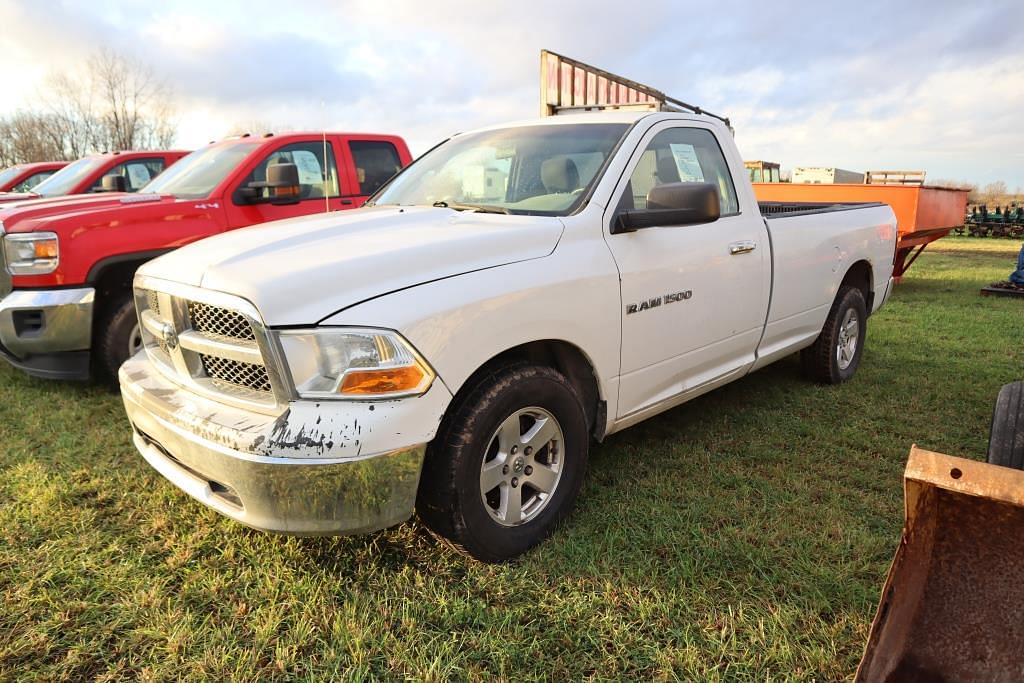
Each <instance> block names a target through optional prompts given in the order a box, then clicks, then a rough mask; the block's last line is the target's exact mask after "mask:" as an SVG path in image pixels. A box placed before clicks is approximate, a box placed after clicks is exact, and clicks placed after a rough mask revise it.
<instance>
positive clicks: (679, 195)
mask: <svg viewBox="0 0 1024 683" xmlns="http://www.w3.org/2000/svg"><path fill="white" fill-rule="evenodd" d="M721 213H722V208H721V203H720V200H719V197H718V188H717V187H716V186H715V185H714V184H713V183H665V184H663V185H657V186H655V187H653V188H651V191H650V192H648V193H647V208H645V209H631V210H628V211H622V212H620V213H619V214H618V215H617V216H616V217H615V220H614V221H613V222H612V234H617V233H622V232H633V231H634V230H640V229H642V228H654V227H659V226H663V227H668V226H676V225H696V224H698V223H712V222H714V221H717V220H718V217H719V216H720V215H721Z"/></svg>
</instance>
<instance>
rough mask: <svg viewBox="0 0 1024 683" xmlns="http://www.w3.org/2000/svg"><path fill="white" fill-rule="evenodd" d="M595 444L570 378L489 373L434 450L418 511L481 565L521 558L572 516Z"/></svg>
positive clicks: (453, 413)
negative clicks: (565, 519) (592, 441)
mask: <svg viewBox="0 0 1024 683" xmlns="http://www.w3.org/2000/svg"><path fill="white" fill-rule="evenodd" d="M589 445H590V444H589V434H588V432H587V427H586V418H585V416H584V412H583V407H582V405H581V404H580V399H579V397H578V396H577V394H576V391H575V390H574V388H573V386H572V384H570V382H569V381H568V380H567V379H566V378H565V377H564V376H563V375H562V374H560V373H559V372H557V371H555V370H553V369H551V368H548V367H540V366H534V365H527V364H515V365H511V366H507V367H505V368H501V369H499V370H497V371H495V372H493V373H488V374H487V375H485V376H483V377H482V378H480V379H479V380H478V381H477V382H476V383H475V385H474V387H473V388H472V389H471V390H470V391H468V392H467V393H466V394H465V395H464V396H463V397H462V398H461V399H459V400H458V402H457V404H455V405H453V406H452V408H451V409H450V410H449V413H448V415H447V416H446V417H445V419H444V420H443V422H442V424H441V429H440V431H439V432H438V434H437V436H436V437H435V438H434V440H433V441H432V442H431V443H430V445H429V446H428V448H427V455H426V460H425V461H424V465H423V476H422V477H421V479H420V486H419V492H418V495H417V501H416V509H417V512H418V513H419V516H420V518H421V519H422V520H423V521H424V522H425V523H426V525H427V526H428V527H430V529H431V530H433V531H434V532H435V533H437V534H439V535H440V536H442V537H444V538H445V539H447V540H449V541H451V543H452V544H454V545H455V547H456V548H457V549H459V550H461V551H462V552H465V553H466V554H468V555H470V556H472V557H474V558H476V559H478V560H481V561H484V562H503V561H505V560H509V559H512V558H514V557H517V556H518V555H521V554H522V553H524V552H526V551H527V550H529V549H530V548H532V547H533V546H535V545H537V544H538V543H540V542H541V541H543V540H544V539H545V538H547V537H548V536H549V535H550V534H551V532H552V531H553V530H554V529H555V527H556V526H557V525H558V523H559V522H561V521H562V520H563V519H564V518H565V517H566V516H567V515H568V514H569V512H570V511H571V510H572V507H573V505H574V503H575V502H576V498H577V496H578V495H579V491H580V486H581V485H582V483H583V473H584V470H585V468H586V463H587V451H588V448H589Z"/></svg>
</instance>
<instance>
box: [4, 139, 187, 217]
mask: <svg viewBox="0 0 1024 683" xmlns="http://www.w3.org/2000/svg"><path fill="white" fill-rule="evenodd" d="M186 154H188V152H187V151H182V150H162V151H150V152H105V153H103V154H91V155H89V156H87V157H82V158H81V159H79V160H78V161H73V162H71V163H70V164H67V165H66V166H64V168H62V169H60V170H59V171H57V172H56V173H54V174H53V175H51V176H50V177H49V178H47V179H46V180H44V181H42V182H41V183H39V184H38V185H36V186H35V187H33V188H32V191H31V192H2V193H0V202H2V203H3V204H7V203H8V202H21V201H25V200H29V199H39V198H41V197H63V196H64V195H69V194H85V193H87V192H111V191H119V192H137V191H138V190H140V189H142V187H143V186H144V185H146V184H147V183H148V182H149V181H150V180H152V179H153V178H155V177H157V176H158V175H160V174H161V173H162V172H163V170H164V169H165V168H167V167H168V166H170V165H171V164H173V163H174V162H176V161H177V160H178V159H180V158H182V157H183V156H185V155H186ZM107 176H110V178H109V179H107ZM3 204H0V206H3Z"/></svg>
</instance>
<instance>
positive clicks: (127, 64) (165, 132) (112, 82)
mask: <svg viewBox="0 0 1024 683" xmlns="http://www.w3.org/2000/svg"><path fill="white" fill-rule="evenodd" d="M88 72H89V81H90V82H89V86H90V90H91V91H92V92H91V95H92V96H93V97H94V98H96V100H97V102H98V109H97V114H98V120H99V123H100V127H101V130H102V135H103V138H104V139H105V142H107V143H108V144H109V145H110V147H111V148H112V149H140V148H146V147H153V146H158V145H160V143H169V138H173V136H174V134H173V123H172V120H171V115H170V89H169V88H168V86H167V84H166V83H165V82H164V81H162V80H160V79H158V78H157V77H156V76H155V75H154V73H153V70H152V69H151V68H149V67H148V66H146V65H145V64H142V63H141V62H138V61H135V60H132V59H129V58H127V57H124V56H122V55H119V54H117V53H115V52H112V51H110V50H108V49H102V50H100V51H99V52H98V53H96V54H95V55H93V57H92V58H91V59H90V60H89V63H88Z"/></svg>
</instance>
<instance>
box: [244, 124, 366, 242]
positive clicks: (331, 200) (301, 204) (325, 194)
mask: <svg viewBox="0 0 1024 683" xmlns="http://www.w3.org/2000/svg"><path fill="white" fill-rule="evenodd" d="M335 143H336V141H335V140H334V139H333V138H331V137H328V138H327V144H326V145H325V144H324V141H323V140H303V141H301V142H290V143H287V144H285V145H282V146H280V147H277V148H274V149H272V150H271V151H268V152H264V156H263V158H262V159H261V160H260V161H259V163H257V164H256V166H255V167H254V168H253V170H252V172H251V173H249V174H248V175H247V176H246V177H244V178H243V179H242V180H241V181H240V182H239V183H238V184H237V185H236V186H235V187H234V188H232V189H231V194H230V195H229V196H228V197H226V200H227V202H228V203H229V205H230V207H231V208H230V211H229V212H228V214H229V219H228V220H229V223H230V225H229V226H228V228H229V229H231V228H238V227H243V226H246V225H254V224H256V223H264V222H267V221H276V220H280V219H283V218H293V217H295V216H308V215H310V214H315V213H323V212H325V211H337V210H339V209H349V208H352V207H353V202H352V200H351V199H350V198H349V197H348V196H347V195H348V194H349V192H348V190H349V188H348V187H347V186H348V182H347V181H348V177H347V175H346V174H344V173H339V168H338V163H337V151H336V150H337V145H336V144H335ZM325 151H326V158H325ZM275 163H290V164H295V166H296V167H297V168H298V171H299V185H300V187H301V195H300V199H299V201H297V202H295V203H294V204H273V203H271V201H270V191H269V190H266V189H263V190H260V193H259V195H258V196H257V197H256V198H249V199H246V198H244V197H242V196H241V195H240V193H239V191H240V190H241V189H242V188H245V187H248V186H249V184H250V183H253V182H263V181H265V180H266V179H267V166H269V165H270V164H275Z"/></svg>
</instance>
